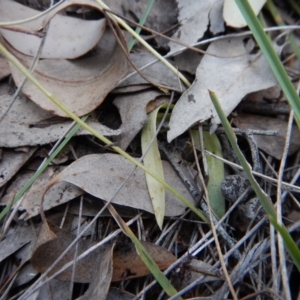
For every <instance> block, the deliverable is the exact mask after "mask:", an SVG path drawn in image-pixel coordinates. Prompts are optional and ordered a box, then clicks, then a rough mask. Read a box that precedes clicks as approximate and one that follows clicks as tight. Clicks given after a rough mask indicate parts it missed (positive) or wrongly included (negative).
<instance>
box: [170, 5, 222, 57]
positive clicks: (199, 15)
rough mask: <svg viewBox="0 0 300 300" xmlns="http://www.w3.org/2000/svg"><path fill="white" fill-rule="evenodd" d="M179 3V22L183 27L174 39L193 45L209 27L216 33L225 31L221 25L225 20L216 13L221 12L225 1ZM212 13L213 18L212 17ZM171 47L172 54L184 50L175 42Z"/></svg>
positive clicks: (171, 43)
mask: <svg viewBox="0 0 300 300" xmlns="http://www.w3.org/2000/svg"><path fill="white" fill-rule="evenodd" d="M177 2H178V9H179V16H178V21H179V23H180V24H181V26H180V27H179V29H178V30H177V31H176V32H175V34H174V35H173V36H172V38H174V39H177V40H180V41H182V42H184V43H186V44H189V45H192V44H194V43H196V42H197V41H198V40H200V39H201V38H202V37H203V35H204V33H205V32H206V31H207V29H208V28H209V26H212V27H213V32H214V33H218V32H220V31H223V30H224V29H223V28H224V26H223V24H221V23H222V21H223V20H220V19H218V18H216V16H215V15H216V14H217V15H218V13H216V12H217V11H220V6H221V5H222V2H223V0H206V1H193V0H188V1H186V0H177ZM210 13H212V16H210ZM215 23H217V24H215ZM218 30H220V31H218ZM217 31H218V32H217ZM169 47H170V49H171V52H173V51H176V50H178V49H180V48H182V46H181V45H179V44H176V43H174V42H169Z"/></svg>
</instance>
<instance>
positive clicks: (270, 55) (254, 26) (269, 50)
mask: <svg viewBox="0 0 300 300" xmlns="http://www.w3.org/2000/svg"><path fill="white" fill-rule="evenodd" d="M235 2H236V4H237V6H238V7H239V9H240V11H241V13H242V14H243V16H244V18H245V20H246V21H247V24H248V26H249V28H250V29H251V31H252V33H253V35H254V37H255V39H256V41H257V43H258V45H259V47H260V49H261V50H262V52H263V54H264V56H265V57H266V59H267V61H268V63H269V65H270V67H271V69H272V71H273V73H274V75H275V77H276V79H277V81H278V82H279V84H280V86H281V88H282V90H283V92H284V94H285V96H286V98H287V99H288V102H289V104H290V105H291V107H292V108H293V110H294V112H295V116H296V117H297V119H298V120H300V100H299V97H298V94H297V92H296V90H295V88H294V86H293V84H292V83H291V81H290V79H289V77H288V75H287V73H286V71H285V69H284V67H283V65H282V63H281V61H280V59H279V57H278V56H277V53H276V51H275V49H274V47H273V45H272V41H271V39H270V38H269V36H268V35H267V34H266V33H265V32H264V30H263V28H262V26H261V24H260V22H259V20H258V19H257V17H256V15H255V14H254V12H253V10H252V8H251V6H250V4H249V2H248V0H235ZM298 126H299V123H298Z"/></svg>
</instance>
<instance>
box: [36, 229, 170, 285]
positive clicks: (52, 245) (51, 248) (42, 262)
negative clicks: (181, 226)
mask: <svg viewBox="0 0 300 300" xmlns="http://www.w3.org/2000/svg"><path fill="white" fill-rule="evenodd" d="M74 238H75V236H74V235H72V234H71V233H69V232H65V231H63V230H61V229H59V228H58V227H55V226H51V225H50V227H49V226H48V224H44V225H43V227H42V229H41V232H40V234H39V238H38V241H37V244H36V248H35V249H36V250H35V252H34V254H33V256H32V259H31V263H32V265H33V267H34V268H35V269H36V270H38V271H39V272H40V273H44V272H45V271H46V270H47V269H48V268H49V267H50V266H51V264H52V263H53V262H54V261H55V260H56V259H57V257H58V256H59V255H60V254H61V253H62V252H63V251H64V250H65V249H66V248H67V247H68V246H69V245H70V243H71V242H72V241H73V240H74ZM141 243H142V244H143V246H144V247H145V248H146V250H147V251H148V252H149V254H150V255H151V256H152V257H153V259H154V261H155V262H156V264H157V265H158V267H159V268H160V269H162V270H163V269H166V268H167V267H168V266H170V265H171V264H172V263H173V262H174V261H175V260H176V258H175V257H174V256H173V254H171V253H170V252H169V251H167V250H166V249H164V248H163V247H160V246H156V245H154V244H151V243H147V242H141ZM94 244H95V243H94V242H91V241H87V240H79V242H78V255H80V254H81V253H83V252H84V251H86V250H88V249H89V248H90V247H91V246H93V245H94ZM108 249H111V245H108V244H106V245H103V246H101V247H98V248H97V249H96V250H94V251H93V252H91V253H89V254H88V255H87V256H86V257H84V258H83V259H81V260H79V261H78V262H77V264H76V271H75V278H74V281H75V282H91V281H92V278H93V270H94V269H95V262H96V261H97V259H98V258H99V257H102V258H103V255H104V254H105V253H106V251H107V250H108ZM73 259H74V247H73V248H72V249H71V250H70V251H69V252H68V253H67V254H66V255H65V256H64V258H63V259H62V260H61V261H60V262H59V263H58V264H57V265H56V266H55V267H54V268H53V270H52V271H51V272H50V273H49V276H51V274H54V273H55V272H57V271H58V270H59V269H60V268H61V267H62V266H63V265H65V264H66V263H68V262H70V261H72V260H73ZM71 274H72V269H71V268H68V269H67V270H65V271H64V272H62V273H61V274H59V275H58V276H57V277H56V278H57V279H60V280H65V281H69V280H70V278H71ZM148 274H149V270H148V269H147V267H146V266H145V264H144V263H143V261H142V260H141V259H140V257H139V255H138V254H137V252H136V249H135V247H134V245H133V244H127V245H122V246H120V247H119V246H116V248H115V250H114V254H113V274H112V281H120V280H124V279H127V278H135V277H140V276H145V275H148Z"/></svg>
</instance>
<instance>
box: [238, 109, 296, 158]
mask: <svg viewBox="0 0 300 300" xmlns="http://www.w3.org/2000/svg"><path fill="white" fill-rule="evenodd" d="M234 125H235V126H237V127H238V128H241V129H258V130H274V131H277V135H276V136H264V135H254V136H253V138H254V140H255V141H256V143H257V146H258V148H260V149H261V150H263V151H265V152H266V153H268V154H269V155H271V156H274V157H275V158H276V159H281V157H282V152H283V148H284V144H285V139H286V130H287V125H288V123H287V121H285V120H281V119H279V118H272V117H266V116H260V115H254V114H244V113H239V114H238V116H237V118H234ZM299 148H300V132H299V130H298V129H297V126H293V131H292V137H291V143H290V147H289V152H288V154H289V155H292V154H293V153H295V152H296V151H298V150H299Z"/></svg>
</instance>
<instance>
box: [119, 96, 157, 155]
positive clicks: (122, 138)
mask: <svg viewBox="0 0 300 300" xmlns="http://www.w3.org/2000/svg"><path fill="white" fill-rule="evenodd" d="M160 95H162V93H161V92H158V91H141V92H139V93H136V94H129V95H127V94H124V95H120V96H117V97H116V98H115V100H114V105H115V106H116V107H117V108H118V110H119V112H120V115H121V119H122V126H121V128H120V129H121V130H123V132H122V133H121V134H120V135H119V136H117V137H116V138H115V141H116V142H117V144H118V146H119V147H120V148H122V149H124V150H125V149H126V148H127V147H128V145H129V144H130V143H131V141H132V140H133V138H134V137H135V136H136V135H137V134H138V132H140V130H141V129H142V128H143V126H144V124H145V122H146V121H147V112H146V108H147V105H148V103H149V102H150V101H152V100H154V99H156V98H157V97H158V96H160ZM161 104H162V103H161Z"/></svg>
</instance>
